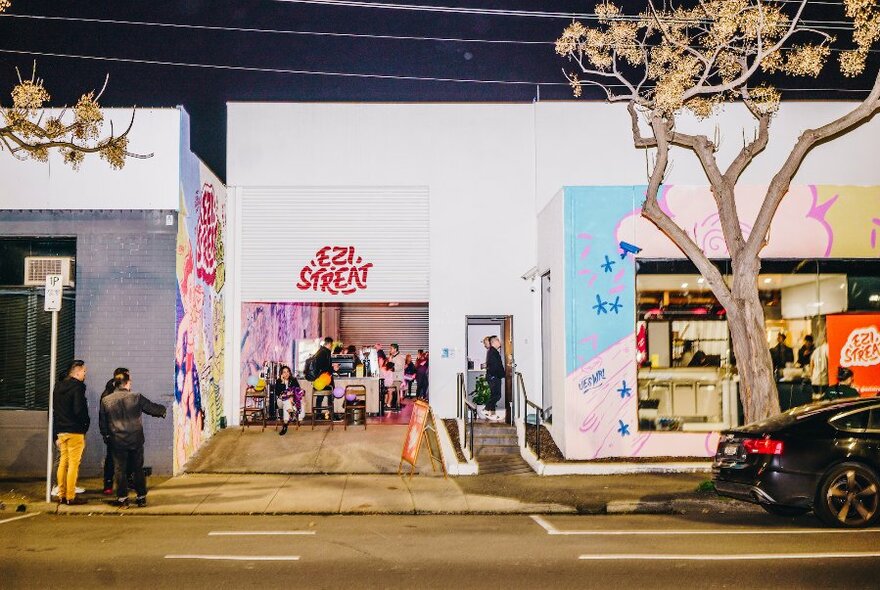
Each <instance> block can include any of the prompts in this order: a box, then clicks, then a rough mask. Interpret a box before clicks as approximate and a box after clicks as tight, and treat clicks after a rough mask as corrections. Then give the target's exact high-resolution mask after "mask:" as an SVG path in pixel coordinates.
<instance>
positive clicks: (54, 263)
mask: <svg viewBox="0 0 880 590" xmlns="http://www.w3.org/2000/svg"><path fill="white" fill-rule="evenodd" d="M46 275H61V277H62V283H63V284H64V286H65V287H73V286H75V282H76V270H75V266H74V258H72V257H70V256H25V257H24V284H25V286H35V287H42V286H44V285H45V284H46Z"/></svg>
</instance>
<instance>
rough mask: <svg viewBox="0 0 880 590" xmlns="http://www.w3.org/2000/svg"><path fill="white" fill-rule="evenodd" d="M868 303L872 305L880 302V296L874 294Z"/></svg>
mask: <svg viewBox="0 0 880 590" xmlns="http://www.w3.org/2000/svg"><path fill="white" fill-rule="evenodd" d="M868 301H870V302H871V303H877V302H878V301H880V294H878V293H873V294H872V295H870V296H869V297H868Z"/></svg>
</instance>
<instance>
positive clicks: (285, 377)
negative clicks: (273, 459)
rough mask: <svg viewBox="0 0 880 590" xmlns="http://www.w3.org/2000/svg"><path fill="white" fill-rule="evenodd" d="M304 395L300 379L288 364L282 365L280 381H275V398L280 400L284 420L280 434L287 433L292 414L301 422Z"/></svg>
mask: <svg viewBox="0 0 880 590" xmlns="http://www.w3.org/2000/svg"><path fill="white" fill-rule="evenodd" d="M297 394H298V395H297ZM302 396H303V394H302V389H300V387H299V381H297V380H296V377H294V376H293V372H292V371H291V370H290V367H288V366H287V365H284V366H282V367H281V375H280V376H279V377H278V381H276V382H275V399H277V400H278V407H279V408H281V419H282V420H283V425H282V426H281V431H280V432H279V433H278V434H279V435H281V436H284V435H285V434H287V426H288V425H289V424H290V417H291V416H292V415H293V416H296V419H297V423H299V412H300V408H301V407H302Z"/></svg>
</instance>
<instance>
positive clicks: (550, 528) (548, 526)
mask: <svg viewBox="0 0 880 590" xmlns="http://www.w3.org/2000/svg"><path fill="white" fill-rule="evenodd" d="M531 518H532V520H534V521H535V522H536V523H538V524H539V525H541V527H542V528H543V529H544V530H545V531H547V534H548V535H587V536H596V537H600V536H636V535H648V536H650V535H656V536H662V535H667V536H668V535H678V536H685V535H829V534H836V533H846V534H848V535H851V534H853V533H880V529H878V528H873V529H832V528H828V529H792V528H785V529H781V528H766V529H709V530H705V529H694V530H691V529H681V530H656V531H655V530H636V531H634V530H606V529H601V530H595V531H560V530H559V529H557V528H556V527H555V526H554V525H553V524H552V523H550V522H549V521H547V519H545V518H543V517H541V516H538V515H536V514H533V515H531Z"/></svg>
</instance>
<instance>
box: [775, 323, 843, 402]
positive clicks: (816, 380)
mask: <svg viewBox="0 0 880 590" xmlns="http://www.w3.org/2000/svg"><path fill="white" fill-rule="evenodd" d="M785 341H786V335H785V333H784V332H780V333H779V334H778V335H777V336H776V346H774V347H773V348H771V349H770V359H771V361H772V362H773V370H774V371H781V370H782V369H783V368H785V367H787V366H790V365H792V364H796V365H797V366H799V367H801V368H803V369H804V370H805V371H806V373H807V377H809V379H810V384H811V385H812V386H813V399H815V400H819V399H822V400H835V399H840V398H842V397H858V396H859V392H858V390H857V389H855V388H854V387H853V379H854V377H855V375H854V373H853V371H852V369H850V368H849V367H838V368H837V383H836V384H835V385H832V386H830V387H829V386H828V343H827V342H823V343H822V344H819V345H818V346H817V345H816V343H815V341H814V339H813V337H812V336H811V335H810V334H807V335H806V336H804V341H803V344H801V346H800V348H798V351H797V362H795V353H794V350H793V349H792V348H791V347H790V346H788V345H787V344H786V343H785Z"/></svg>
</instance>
